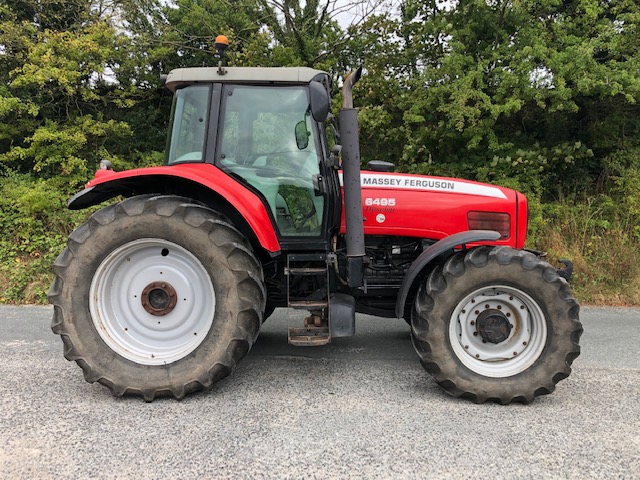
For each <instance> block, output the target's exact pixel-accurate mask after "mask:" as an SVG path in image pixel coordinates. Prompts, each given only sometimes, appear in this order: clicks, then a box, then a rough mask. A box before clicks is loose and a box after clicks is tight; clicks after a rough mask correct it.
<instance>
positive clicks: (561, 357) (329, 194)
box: [49, 45, 582, 404]
mask: <svg viewBox="0 0 640 480" xmlns="http://www.w3.org/2000/svg"><path fill="white" fill-rule="evenodd" d="M221 46H222V47H223V46H224V45H221ZM359 76H360V70H358V71H356V72H354V73H352V74H351V75H350V76H349V77H347V79H346V80H345V82H344V87H343V108H342V110H341V111H340V118H339V120H340V122H339V123H340V129H339V130H340V133H339V136H338V135H337V132H336V131H335V129H333V128H332V121H331V120H332V117H331V116H330V94H329V93H330V78H329V76H328V75H327V74H326V73H324V72H321V71H318V70H313V69H310V68H232V67H224V66H222V63H220V65H219V66H218V67H211V68H185V69H178V70H174V71H172V72H171V73H169V75H168V76H167V77H166V79H165V85H166V87H167V88H168V89H169V90H171V91H172V92H173V93H174V102H173V108H172V113H171V124H170V128H169V130H170V131H169V139H168V143H167V151H166V165H164V166H161V167H152V168H141V169H135V170H130V171H123V172H114V171H113V170H111V169H110V166H109V165H108V164H106V163H105V164H103V165H102V169H101V170H99V171H98V172H97V173H96V176H95V178H94V179H93V180H91V181H90V182H89V183H88V184H87V187H86V188H85V189H84V190H83V191H81V192H79V193H78V194H76V195H75V196H74V197H73V198H71V199H70V201H69V205H68V206H69V208H71V209H82V208H86V207H89V206H92V205H96V204H98V203H101V202H103V201H105V200H108V199H111V198H113V197H116V196H123V197H126V199H125V200H122V201H120V202H119V203H115V204H112V205H110V206H107V207H105V208H103V209H101V210H99V211H97V212H96V213H94V214H93V215H92V216H91V217H90V218H89V219H88V220H87V221H86V222H85V223H83V224H82V225H81V226H80V227H78V229H76V230H75V231H74V232H73V233H72V234H71V235H70V237H69V240H68V246H67V248H66V249H65V250H64V251H63V252H62V254H61V255H60V256H59V257H58V259H57V260H56V262H55V265H54V271H55V279H54V281H53V284H52V286H51V289H50V292H49V300H50V302H51V303H52V304H53V305H54V307H55V308H54V316H53V322H52V328H53V331H54V332H55V333H56V334H58V335H60V336H61V338H62V341H63V343H64V355H65V357H66V358H67V359H68V360H74V361H76V362H77V363H78V365H79V366H80V367H81V368H82V370H83V371H84V376H85V379H86V380H87V381H88V382H95V381H98V382H100V383H101V384H103V385H105V386H106V387H108V388H109V389H110V390H111V391H112V392H113V394H114V395H117V396H121V395H125V394H133V395H140V396H142V397H143V398H144V399H145V400H146V401H151V400H153V399H154V398H155V397H157V396H164V395H169V396H173V397H175V398H178V399H181V398H183V397H184V396H185V395H188V394H189V393H191V392H194V391H196V390H201V389H204V388H209V387H210V386H211V385H212V384H213V383H215V382H216V381H217V380H219V379H221V378H223V377H225V376H227V375H229V373H231V371H232V370H233V368H234V367H235V366H236V364H237V363H238V362H239V361H240V360H241V359H242V358H243V357H244V356H245V355H246V354H247V353H248V352H249V350H250V349H251V346H252V345H253V343H254V342H255V341H256V338H257V336H258V332H259V330H260V326H261V324H262V322H263V321H265V320H266V319H267V317H269V315H270V314H271V313H272V312H273V310H274V309H275V308H278V307H289V308H299V309H305V310H308V311H309V312H310V315H309V316H308V317H307V318H306V320H305V321H304V325H298V326H295V327H293V328H290V329H289V342H290V343H291V344H294V345H323V344H326V343H328V342H330V341H331V339H332V338H333V337H344V336H350V335H354V333H355V318H356V315H355V314H356V312H362V313H367V314H371V315H377V316H381V317H389V318H404V319H405V320H406V321H407V322H409V323H410V324H411V338H412V340H413V345H414V347H415V350H416V352H417V353H418V356H419V358H420V361H421V362H422V365H423V366H424V368H425V369H426V370H427V371H428V372H429V373H430V374H431V375H432V376H433V377H434V378H435V380H436V381H437V382H438V383H439V384H440V385H441V386H442V388H444V389H445V390H446V391H447V392H448V393H450V394H452V395H454V396H461V397H466V398H469V399H471V400H473V401H475V402H478V403H481V402H485V401H487V400H491V401H496V402H499V403H502V404H507V403H511V402H523V403H528V402H531V401H532V400H533V399H534V397H536V396H537V395H542V394H547V393H550V392H552V391H553V390H554V389H555V385H556V383H557V382H559V381H560V380H562V379H564V378H566V377H567V376H568V375H569V374H570V372H571V363H572V362H573V360H574V359H575V358H576V357H577V356H578V355H579V353H580V347H579V344H578V343H579V339H580V335H581V333H582V326H581V324H580V321H579V319H578V314H579V306H578V303H577V302H576V300H575V299H574V298H573V297H572V294H571V292H570V289H569V285H568V283H567V281H566V280H565V278H563V277H568V275H567V273H568V272H567V270H568V269H566V268H565V269H564V270H556V269H555V268H553V267H551V266H550V265H549V264H548V263H546V262H545V261H544V260H542V259H541V258H540V256H539V255H538V254H536V253H535V252H530V251H526V250H523V247H524V244H525V237H526V230H527V201H526V198H525V197H524V195H522V194H521V193H518V192H516V191H513V190H509V189H506V188H499V187H496V186H493V185H485V184H481V183H477V182H471V181H465V180H459V179H451V178H438V177H429V176H419V175H408V174H398V173H393V172H392V171H391V170H392V167H393V166H392V165H391V164H387V163H385V162H375V161H374V162H371V163H370V164H369V167H368V168H369V170H368V171H363V172H361V171H360V153H359V145H358V124H357V111H356V110H355V109H354V108H353V105H352V98H351V89H352V86H353V85H354V84H355V82H356V81H357V80H358V78H359ZM327 131H328V132H330V133H331V132H333V133H334V134H335V135H329V137H330V138H329V139H328V138H327V136H326V135H325V133H326V132H327ZM334 137H335V139H338V138H339V140H340V145H338V144H337V142H336V145H333V146H332V145H331V143H330V140H334ZM569 273H570V272H569Z"/></svg>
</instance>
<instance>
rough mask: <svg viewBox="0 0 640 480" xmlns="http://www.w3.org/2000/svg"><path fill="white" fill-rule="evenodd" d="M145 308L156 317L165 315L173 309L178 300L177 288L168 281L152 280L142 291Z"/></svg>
mask: <svg viewBox="0 0 640 480" xmlns="http://www.w3.org/2000/svg"><path fill="white" fill-rule="evenodd" d="M140 301H141V302H142V306H143V307H144V309H145V310H146V311H147V312H148V313H150V314H151V315H154V316H156V317H163V316H164V315H168V314H169V313H171V312H172V311H173V309H174V308H175V306H176V303H177V301H178V296H177V294H176V290H175V289H174V288H173V287H172V286H171V285H170V284H168V283H166V282H152V283H150V284H149V285H147V286H146V287H145V288H144V290H143V291H142V295H141V297H140Z"/></svg>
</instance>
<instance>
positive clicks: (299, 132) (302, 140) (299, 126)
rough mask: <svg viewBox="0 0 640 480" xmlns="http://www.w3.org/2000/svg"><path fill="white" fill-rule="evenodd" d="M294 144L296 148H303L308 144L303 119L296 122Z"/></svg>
mask: <svg viewBox="0 0 640 480" xmlns="http://www.w3.org/2000/svg"><path fill="white" fill-rule="evenodd" d="M295 130H296V145H297V146H298V150H304V149H305V148H307V147H308V146H309V130H307V122H305V121H304V120H302V121H300V122H298V123H296V129H295Z"/></svg>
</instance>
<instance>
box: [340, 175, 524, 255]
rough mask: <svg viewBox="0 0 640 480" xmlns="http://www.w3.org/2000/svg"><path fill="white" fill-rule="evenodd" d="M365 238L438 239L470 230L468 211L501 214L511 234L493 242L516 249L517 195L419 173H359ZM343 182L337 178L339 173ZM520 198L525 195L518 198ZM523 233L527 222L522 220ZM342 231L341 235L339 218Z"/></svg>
mask: <svg viewBox="0 0 640 480" xmlns="http://www.w3.org/2000/svg"><path fill="white" fill-rule="evenodd" d="M360 178H361V181H362V213H363V216H364V218H365V221H364V231H365V235H400V236H410V237H421V238H432V239H440V238H444V237H446V236H449V235H452V234H454V233H458V232H461V231H465V230H469V228H468V226H467V213H468V212H469V211H481V212H504V213H508V214H509V215H510V217H511V235H510V236H509V238H507V239H503V240H500V241H498V242H496V243H497V244H502V245H512V246H516V243H523V242H524V235H523V234H522V232H518V233H520V235H518V237H520V236H522V242H516V227H517V220H518V219H517V211H516V196H517V192H515V191H514V190H510V189H507V188H501V187H497V186H494V185H487V184H483V183H478V182H472V181H468V180H460V179H453V178H445V177H431V176H423V175H411V174H398V173H383V172H362V174H361V177H360ZM340 179H341V182H342V174H340ZM523 198H524V197H523ZM524 223H525V229H526V219H524ZM341 231H342V232H344V231H345V225H344V217H343V219H342V224H341Z"/></svg>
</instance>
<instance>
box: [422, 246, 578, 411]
mask: <svg viewBox="0 0 640 480" xmlns="http://www.w3.org/2000/svg"><path fill="white" fill-rule="evenodd" d="M578 314H579V306H578V303H577V302H576V301H575V299H574V298H573V296H572V295H571V292H570V290H569V286H568V284H567V282H566V281H565V280H564V279H562V278H561V277H559V276H558V274H557V273H556V271H555V269H553V268H552V267H551V266H549V265H548V264H547V263H546V262H544V261H542V260H540V259H539V258H538V257H536V256H535V255H533V254H531V253H528V252H524V251H520V250H513V249H510V248H507V247H497V248H491V247H479V248H476V249H473V250H470V251H467V252H461V253H456V254H454V255H453V256H452V257H450V258H449V259H448V260H447V261H446V263H445V264H444V265H443V266H441V267H436V268H435V269H434V270H433V271H432V272H431V273H430V275H429V276H428V278H427V280H426V282H425V283H424V284H423V285H421V286H420V289H419V291H418V295H417V297H416V301H415V305H414V309H413V313H412V329H411V332H412V339H413V344H414V348H415V349H416V352H417V353H418V356H419V357H420V361H421V363H422V365H423V366H424V368H425V369H426V370H427V372H429V373H430V374H431V375H432V376H433V377H434V379H435V380H436V381H437V382H438V384H439V385H440V386H441V387H442V388H444V389H445V390H446V391H447V392H448V393H449V394H451V395H453V396H455V397H464V398H469V399H471V400H473V401H474V402H476V403H484V402H486V401H487V400H493V401H496V402H498V403H501V404H508V403H511V402H522V403H529V402H531V401H533V399H534V398H535V397H536V396H538V395H544V394H548V393H551V392H552V391H553V390H554V389H555V385H556V384H557V383H558V382H559V381H560V380H562V379H564V378H566V377H567V376H569V374H570V372H571V364H572V362H573V360H574V359H575V358H576V357H577V356H578V355H579V354H580V346H579V343H578V342H579V339H580V335H581V334H582V325H581V324H580V322H579V320H578Z"/></svg>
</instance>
